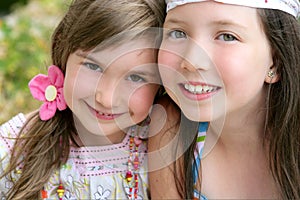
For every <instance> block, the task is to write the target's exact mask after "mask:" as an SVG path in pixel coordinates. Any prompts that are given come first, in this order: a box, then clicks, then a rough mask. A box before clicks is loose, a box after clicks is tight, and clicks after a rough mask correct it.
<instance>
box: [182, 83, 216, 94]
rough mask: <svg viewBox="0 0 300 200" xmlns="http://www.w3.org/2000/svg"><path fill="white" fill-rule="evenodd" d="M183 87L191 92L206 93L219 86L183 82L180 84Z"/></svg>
mask: <svg viewBox="0 0 300 200" xmlns="http://www.w3.org/2000/svg"><path fill="white" fill-rule="evenodd" d="M182 86H183V88H184V89H185V90H186V91H188V92H190V93H193V94H207V93H211V92H214V91H217V90H218V89H220V87H217V86H212V85H205V84H197V85H195V84H189V83H184V84H182Z"/></svg>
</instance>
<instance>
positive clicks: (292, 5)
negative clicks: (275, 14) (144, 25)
mask: <svg viewBox="0 0 300 200" xmlns="http://www.w3.org/2000/svg"><path fill="white" fill-rule="evenodd" d="M165 1H166V3H167V12H168V11H169V10H171V9H173V8H175V7H176V6H179V5H183V4H186V3H196V2H202V1H208V0H165ZM214 1H215V2H220V3H225V4H232V5H239V6H247V7H253V8H268V9H276V10H281V11H284V12H287V13H289V14H291V15H293V16H294V17H296V18H298V17H300V3H299V0H214Z"/></svg>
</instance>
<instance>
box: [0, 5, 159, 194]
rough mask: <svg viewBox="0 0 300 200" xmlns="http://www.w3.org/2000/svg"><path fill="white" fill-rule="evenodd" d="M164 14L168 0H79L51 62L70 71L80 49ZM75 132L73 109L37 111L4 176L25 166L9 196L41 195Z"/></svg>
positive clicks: (151, 23)
mask: <svg viewBox="0 0 300 200" xmlns="http://www.w3.org/2000/svg"><path fill="white" fill-rule="evenodd" d="M164 17H165V2H164V0H101V1H100V0H74V1H73V2H72V3H71V5H70V7H69V9H68V11H67V12H66V14H65V16H64V17H63V19H62V20H61V22H60V23H59V25H58V26H57V28H56V29H55V31H54V34H53V36H52V62H53V63H52V64H54V65H56V66H58V67H60V68H61V70H62V71H63V72H64V73H65V70H66V63H67V60H68V57H69V55H70V54H71V53H73V52H75V51H76V50H77V49H82V50H90V49H93V48H94V47H96V46H97V45H98V44H100V43H101V42H103V41H105V40H106V39H109V38H110V37H113V36H115V35H117V34H119V33H122V32H123V31H126V30H132V29H135V28H139V29H145V30H146V29H147V28H149V27H162V24H163V21H164ZM72 133H76V130H75V126H74V123H73V117H72V112H71V110H70V109H68V108H67V109H66V110H64V111H61V112H60V111H57V112H56V114H55V116H54V117H53V118H52V119H50V120H48V121H41V120H40V118H39V116H38V113H35V114H34V115H33V116H32V117H31V118H30V119H28V120H27V123H26V124H25V125H24V127H23V128H22V130H21V133H20V135H19V136H18V138H17V139H16V141H15V145H14V147H13V149H12V156H11V159H10V164H9V166H8V168H7V170H6V171H5V173H4V174H2V175H1V178H3V177H4V176H8V177H10V179H11V181H13V177H12V176H13V174H14V171H15V170H16V168H17V167H19V166H22V173H21V175H20V177H19V178H18V179H17V180H16V181H14V184H13V187H12V188H11V189H10V191H9V192H8V194H7V199H38V198H41V197H40V191H41V190H42V188H43V186H44V184H45V183H46V182H47V181H48V179H49V178H50V176H51V174H52V173H53V171H54V170H56V169H58V168H59V167H60V166H61V165H62V164H64V163H65V162H66V161H67V159H68V156H69V150H70V141H73V142H74V139H73V136H72ZM75 144H76V143H75Z"/></svg>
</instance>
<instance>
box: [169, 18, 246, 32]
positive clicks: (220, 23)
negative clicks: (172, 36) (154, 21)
mask: <svg viewBox="0 0 300 200" xmlns="http://www.w3.org/2000/svg"><path fill="white" fill-rule="evenodd" d="M169 24H181V25H183V24H187V23H186V22H185V21H182V20H180V19H177V18H172V19H169V20H168V21H166V22H165V25H169ZM208 25H213V26H235V27H238V28H241V29H246V28H247V27H246V26H243V25H241V24H239V23H236V22H234V21H232V20H214V21H212V22H209V24H208Z"/></svg>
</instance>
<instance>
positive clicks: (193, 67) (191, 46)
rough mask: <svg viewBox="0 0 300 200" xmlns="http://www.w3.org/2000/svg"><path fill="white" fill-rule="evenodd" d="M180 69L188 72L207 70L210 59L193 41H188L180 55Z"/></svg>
mask: <svg viewBox="0 0 300 200" xmlns="http://www.w3.org/2000/svg"><path fill="white" fill-rule="evenodd" d="M180 66H181V68H182V69H184V70H188V71H190V72H195V71H197V70H208V69H209V66H210V59H209V56H208V55H207V53H206V51H205V50H204V49H203V48H201V46H200V45H198V44H197V43H196V42H195V41H194V40H192V39H190V40H189V42H188V45H187V46H186V47H185V49H184V51H183V55H182V61H181V64H180Z"/></svg>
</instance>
